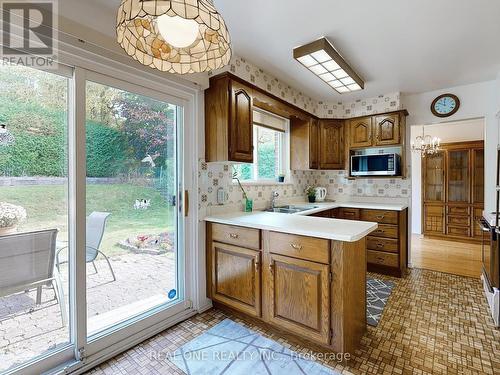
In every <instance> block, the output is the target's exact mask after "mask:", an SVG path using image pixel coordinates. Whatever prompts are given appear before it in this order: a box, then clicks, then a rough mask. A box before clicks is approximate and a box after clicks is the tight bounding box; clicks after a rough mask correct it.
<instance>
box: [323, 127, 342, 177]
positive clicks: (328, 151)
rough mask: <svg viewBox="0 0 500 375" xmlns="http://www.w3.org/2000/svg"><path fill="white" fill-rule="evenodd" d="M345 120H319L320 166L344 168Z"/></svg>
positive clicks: (324, 167)
mask: <svg viewBox="0 0 500 375" xmlns="http://www.w3.org/2000/svg"><path fill="white" fill-rule="evenodd" d="M344 152H345V148H344V122H343V121H341V120H331V121H327V120H321V121H320V122H319V168H320V169H344V168H345V166H344Z"/></svg>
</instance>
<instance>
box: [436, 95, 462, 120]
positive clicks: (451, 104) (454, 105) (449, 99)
mask: <svg viewBox="0 0 500 375" xmlns="http://www.w3.org/2000/svg"><path fill="white" fill-rule="evenodd" d="M458 108H460V100H459V99H458V97H457V96H456V95H453V94H443V95H439V96H438V97H437V98H436V99H434V100H433V101H432V104H431V111H432V114H433V115H434V116H437V117H448V116H451V115H453V114H455V113H456V112H457V111H458Z"/></svg>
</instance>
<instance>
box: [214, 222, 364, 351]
mask: <svg viewBox="0 0 500 375" xmlns="http://www.w3.org/2000/svg"><path fill="white" fill-rule="evenodd" d="M228 233H229V234H231V233H232V234H233V236H230V235H227V234H228ZM236 235H238V236H239V237H238V238H240V239H241V242H240V243H239V244H238V245H235V244H234V242H235V237H236ZM214 237H216V238H218V239H219V240H215V239H214ZM244 238H261V239H262V241H261V248H260V249H259V250H254V249H249V248H246V247H245V246H247V244H251V242H245V241H244ZM227 242H231V243H227ZM207 252H208V254H207V255H208V256H207V291H208V293H207V295H208V297H209V298H211V299H212V301H213V302H214V305H215V306H216V307H218V308H222V309H224V308H229V309H230V310H232V311H233V312H237V313H243V314H244V315H246V316H249V317H252V318H254V319H253V321H257V322H259V321H260V322H261V323H262V324H263V325H265V326H266V327H269V328H271V329H272V328H274V329H276V330H277V331H279V332H280V334H290V335H291V336H295V337H296V338H298V339H299V340H306V341H309V342H312V343H314V344H318V345H321V346H323V347H325V348H327V350H329V351H334V352H337V353H354V350H356V348H357V347H358V346H359V343H360V341H361V338H362V336H363V334H364V333H365V331H366V239H365V238H362V239H361V240H359V241H356V242H342V241H331V240H327V239H319V238H313V237H307V236H298V235H292V234H286V233H280V232H271V231H260V230H259V231H258V233H253V232H251V231H250V232H249V231H248V228H240V227H235V226H230V225H221V224H215V223H208V224H207ZM261 261H262V263H261Z"/></svg>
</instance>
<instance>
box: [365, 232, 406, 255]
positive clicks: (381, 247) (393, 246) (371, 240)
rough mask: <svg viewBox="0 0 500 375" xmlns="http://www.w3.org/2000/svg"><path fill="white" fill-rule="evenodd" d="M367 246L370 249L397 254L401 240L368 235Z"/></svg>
mask: <svg viewBox="0 0 500 375" xmlns="http://www.w3.org/2000/svg"><path fill="white" fill-rule="evenodd" d="M366 247H367V249H368V250H376V251H389V252H391V253H396V254H397V253H399V241H398V240H393V239H388V238H380V237H373V236H368V238H367V240H366Z"/></svg>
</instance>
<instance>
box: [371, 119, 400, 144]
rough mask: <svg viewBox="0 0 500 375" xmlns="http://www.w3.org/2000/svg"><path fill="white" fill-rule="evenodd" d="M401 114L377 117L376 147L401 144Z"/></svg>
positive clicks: (375, 126) (375, 120)
mask: <svg viewBox="0 0 500 375" xmlns="http://www.w3.org/2000/svg"><path fill="white" fill-rule="evenodd" d="M399 127H400V126H399V114H397V113H396V114H391V115H383V116H375V119H374V128H375V140H374V145H375V146H385V145H396V144H399V142H400V136H399Z"/></svg>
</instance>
